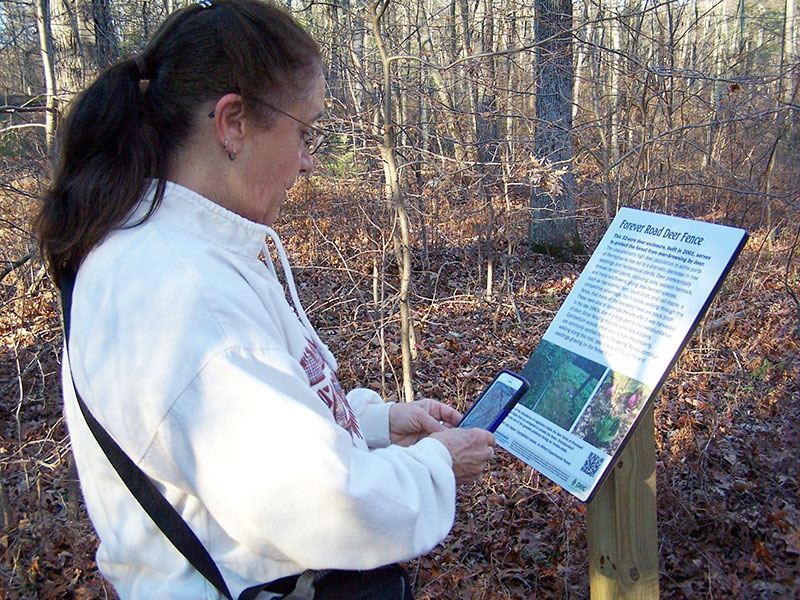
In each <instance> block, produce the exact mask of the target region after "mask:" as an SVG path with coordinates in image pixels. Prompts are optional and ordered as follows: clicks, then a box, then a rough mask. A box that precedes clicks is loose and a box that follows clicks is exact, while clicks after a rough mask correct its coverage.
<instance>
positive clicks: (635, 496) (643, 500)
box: [586, 403, 658, 600]
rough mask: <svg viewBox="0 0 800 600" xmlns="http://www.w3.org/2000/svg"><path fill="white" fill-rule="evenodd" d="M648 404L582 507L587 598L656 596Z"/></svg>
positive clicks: (626, 599) (651, 434)
mask: <svg viewBox="0 0 800 600" xmlns="http://www.w3.org/2000/svg"><path fill="white" fill-rule="evenodd" d="M655 466H656V455H655V436H654V425H653V404H652V403H651V404H650V408H649V409H647V412H646V413H644V414H643V415H642V418H641V422H640V423H639V424H638V425H637V427H636V431H635V432H634V433H633V436H632V438H631V439H630V440H629V442H628V444H627V445H626V446H625V449H624V450H623V451H622V454H621V455H620V457H619V460H618V462H617V464H616V466H615V467H614V470H613V472H612V473H610V474H609V475H608V478H607V479H606V481H605V482H603V486H602V487H601V488H600V489H599V490H598V491H597V493H596V495H595V497H594V499H592V501H591V502H590V503H589V504H588V506H587V509H586V522H587V531H586V537H587V541H588V546H589V585H590V588H591V600H655V599H657V598H658V536H657V527H656V474H655Z"/></svg>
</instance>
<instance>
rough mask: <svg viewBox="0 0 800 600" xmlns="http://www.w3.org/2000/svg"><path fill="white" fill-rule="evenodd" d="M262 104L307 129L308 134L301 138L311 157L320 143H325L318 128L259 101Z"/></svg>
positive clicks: (323, 134)
mask: <svg viewBox="0 0 800 600" xmlns="http://www.w3.org/2000/svg"><path fill="white" fill-rule="evenodd" d="M261 102H262V103H263V104H265V105H266V106H268V107H269V108H271V109H272V110H274V111H275V112H279V113H281V114H282V115H283V116H284V117H289V118H290V119H291V120H292V121H297V122H298V123H300V124H301V125H302V126H303V127H308V129H309V132H308V133H307V134H305V135H304V136H303V141H304V142H305V144H306V152H308V153H309V154H310V155H313V154H314V153H315V152H316V151H317V150H319V147H320V146H322V142H324V141H325V132H323V131H322V130H321V129H320V128H319V127H315V126H314V125H309V124H308V123H306V122H305V121H301V120H300V119H298V118H297V117H295V116H293V115H290V114H289V113H287V112H286V111H285V110H281V109H280V108H278V107H277V106H275V105H273V104H270V103H269V102H265V101H264V100H262V101H261Z"/></svg>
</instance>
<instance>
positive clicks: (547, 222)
mask: <svg viewBox="0 0 800 600" xmlns="http://www.w3.org/2000/svg"><path fill="white" fill-rule="evenodd" d="M536 8H537V15H536V39H537V40H541V42H542V43H541V45H540V46H539V48H538V51H537V56H536V68H537V70H536V83H537V87H536V116H537V117H538V122H537V126H536V133H535V136H534V142H535V146H536V147H535V152H536V156H537V159H538V161H539V163H540V164H541V165H548V166H552V167H554V168H561V169H567V172H566V173H565V174H564V175H563V176H562V177H561V181H560V182H559V184H557V185H555V186H554V187H553V188H551V190H550V191H549V192H548V191H545V190H543V189H541V187H540V185H539V184H538V183H537V182H533V184H532V185H531V196H530V206H531V220H530V225H529V228H528V241H529V243H530V245H531V247H532V248H533V249H534V250H538V251H543V252H548V253H554V254H557V255H562V254H564V253H565V252H567V253H572V252H580V251H582V250H583V246H582V244H581V242H580V238H579V237H578V225H577V221H576V219H575V178H574V175H573V174H572V172H571V171H569V169H570V167H571V162H572V138H571V136H570V134H571V130H572V86H573V79H574V73H573V66H572V34H571V32H570V29H571V27H572V0H536Z"/></svg>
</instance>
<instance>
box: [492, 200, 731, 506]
mask: <svg viewBox="0 0 800 600" xmlns="http://www.w3.org/2000/svg"><path fill="white" fill-rule="evenodd" d="M746 238H747V233H746V232H745V231H744V230H742V229H737V228H733V227H726V226H722V225H715V224H710V223H705V222H700V221H692V220H688V219H681V218H678V217H671V216H666V215H660V214H656V213H651V212H644V211H639V210H634V209H630V208H623V209H621V210H620V211H619V213H618V214H617V216H616V218H615V219H614V221H613V222H612V223H611V225H610V226H609V229H608V231H607V232H606V234H605V235H604V236H603V239H602V240H601V242H600V244H599V245H598V247H597V249H596V250H595V252H594V254H593V255H592V257H591V258H590V259H589V262H588V263H587V265H586V268H585V269H584V270H583V272H582V273H581V275H580V277H579V278H578V280H577V282H576V283H575V286H574V287H573V289H572V291H571V292H570V293H569V295H568V296H567V298H566V300H565V301H564V304H563V306H562V307H561V309H560V310H559V311H558V313H557V314H556V316H555V318H554V319H553V321H552V323H551V324H550V326H549V327H548V329H547V331H546V332H545V334H544V336H543V338H542V341H541V342H540V343H539V345H538V346H537V347H536V349H535V350H534V352H533V354H532V355H531V357H530V359H529V360H528V363H527V364H526V366H525V368H524V369H523V371H522V375H523V376H524V377H525V378H526V379H527V380H528V381H529V382H530V384H531V387H530V390H529V391H528V392H527V393H526V394H525V395H524V396H523V397H522V399H521V400H520V401H519V403H518V404H517V405H516V407H515V408H514V409H513V410H512V411H511V413H510V414H509V415H508V417H506V418H505V420H504V421H503V422H502V423H501V425H500V426H499V427H498V428H497V430H496V432H495V435H496V437H497V442H498V444H499V445H500V446H502V447H503V448H505V449H506V450H508V451H509V452H511V453H512V454H514V455H515V456H516V457H518V458H520V459H521V460H523V461H525V462H526V463H528V464H529V465H531V466H532V467H534V468H535V469H536V470H538V471H539V472H541V473H542V474H543V475H545V476H546V477H548V478H549V479H551V480H552V481H554V482H556V483H558V484H559V485H560V486H562V487H563V488H564V489H565V490H567V491H569V492H570V493H572V494H573V495H575V496H576V497H578V498H579V499H581V500H583V501H589V500H591V498H592V496H593V494H594V492H595V491H596V490H597V489H598V487H599V485H600V483H601V482H602V481H603V479H604V477H605V475H606V474H607V473H608V472H609V468H610V467H611V466H612V465H613V463H614V460H615V457H616V456H618V454H619V452H620V451H621V450H622V448H623V447H624V445H625V443H626V442H627V440H628V439H629V437H630V434H631V433H632V431H633V430H634V428H635V427H636V423H637V421H638V419H639V417H640V416H641V415H642V414H643V413H644V410H645V408H646V407H648V406H649V403H650V401H651V400H652V398H653V397H654V396H655V395H656V393H657V391H658V389H659V388H660V387H661V385H662V384H663V382H664V380H665V379H666V377H667V374H668V373H669V370H670V368H671V367H672V365H673V364H674V363H675V361H676V360H677V358H678V356H679V355H680V353H681V351H682V350H683V348H684V346H685V345H686V343H687V341H688V340H689V338H690V336H691V334H692V332H693V331H694V329H695V327H696V326H697V324H698V323H699V322H700V319H701V318H702V316H703V315H704V314H705V311H706V310H707V309H708V306H709V304H710V303H711V300H712V298H713V297H714V295H715V294H716V292H717V291H718V290H719V288H720V286H721V285H722V282H723V280H724V278H725V276H726V275H727V273H728V271H729V269H730V267H731V265H732V264H733V262H734V260H735V259H736V257H737V256H738V254H739V252H740V250H741V249H742V247H743V246H744V243H745V241H746Z"/></svg>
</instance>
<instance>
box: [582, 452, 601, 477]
mask: <svg viewBox="0 0 800 600" xmlns="http://www.w3.org/2000/svg"><path fill="white" fill-rule="evenodd" d="M602 464H603V459H602V458H601V457H600V456H598V455H597V454H595V453H594V452H589V457H588V458H587V459H586V461H585V462H584V463H583V466H582V467H581V471H582V472H583V473H586V474H587V475H589V476H593V475H595V474H596V473H597V470H598V469H599V468H600V465H602Z"/></svg>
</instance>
